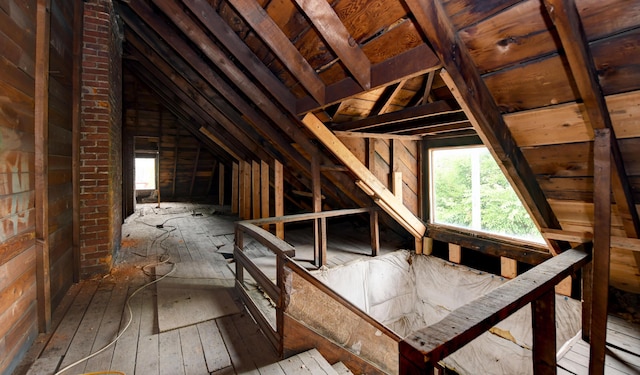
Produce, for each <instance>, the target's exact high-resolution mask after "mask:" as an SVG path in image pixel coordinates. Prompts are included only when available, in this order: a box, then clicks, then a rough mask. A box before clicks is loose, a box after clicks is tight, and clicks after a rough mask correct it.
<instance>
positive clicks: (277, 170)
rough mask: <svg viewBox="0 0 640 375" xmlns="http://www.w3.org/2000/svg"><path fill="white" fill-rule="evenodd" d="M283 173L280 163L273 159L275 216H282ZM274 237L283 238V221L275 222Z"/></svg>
mask: <svg viewBox="0 0 640 375" xmlns="http://www.w3.org/2000/svg"><path fill="white" fill-rule="evenodd" d="M283 175H284V173H283V168H282V163H280V162H279V161H277V160H274V161H273V185H274V188H273V190H274V194H273V200H274V202H273V206H274V209H275V216H276V217H279V216H284V176H283ZM276 237H278V238H279V239H281V240H284V223H282V222H281V223H277V224H276Z"/></svg>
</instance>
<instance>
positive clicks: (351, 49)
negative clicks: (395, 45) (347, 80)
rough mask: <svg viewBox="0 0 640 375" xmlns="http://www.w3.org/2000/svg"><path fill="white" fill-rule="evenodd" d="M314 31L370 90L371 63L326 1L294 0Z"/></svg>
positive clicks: (364, 86) (357, 79)
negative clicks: (316, 31)
mask: <svg viewBox="0 0 640 375" xmlns="http://www.w3.org/2000/svg"><path fill="white" fill-rule="evenodd" d="M295 1H296V3H297V4H298V6H299V7H300V8H301V9H302V11H303V12H304V13H305V14H306V15H307V18H308V19H309V20H311V22H312V23H313V25H314V26H315V27H316V30H318V32H319V33H320V35H322V37H323V39H324V40H325V41H326V42H327V43H328V44H329V46H330V47H331V49H332V50H333V52H335V54H336V55H338V57H339V58H340V60H341V61H342V63H343V64H344V66H345V67H346V68H347V70H349V72H350V73H351V75H352V76H353V77H354V78H355V79H356V81H358V83H359V84H360V86H361V87H362V88H363V89H364V90H365V91H366V90H369V89H370V88H371V62H370V61H369V58H368V57H367V55H365V54H364V52H363V51H362V49H361V48H360V46H359V45H358V44H357V43H356V41H355V40H354V39H353V38H352V37H351V35H350V34H349V31H348V30H347V28H346V27H345V26H344V24H343V23H342V21H341V20H340V18H339V17H338V15H337V14H336V12H334V10H333V8H332V7H331V5H330V4H329V3H328V2H326V1H317V0H295Z"/></svg>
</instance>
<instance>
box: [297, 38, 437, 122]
mask: <svg viewBox="0 0 640 375" xmlns="http://www.w3.org/2000/svg"><path fill="white" fill-rule="evenodd" d="M440 67H441V65H440V60H439V59H438V57H437V56H436V55H435V54H434V53H433V51H432V50H431V48H429V46H427V45H426V44H422V45H419V46H418V47H415V48H412V49H410V50H408V51H405V52H403V53H401V54H398V55H396V56H394V57H391V58H389V59H387V60H385V61H383V62H380V63H377V64H374V65H372V66H371V88H372V89H377V88H380V87H384V86H388V85H390V84H392V83H394V82H398V81H401V80H403V79H409V78H413V77H416V76H419V75H422V74H425V73H428V72H430V71H433V70H437V69H439V68H440ZM363 92H364V90H363V89H362V87H360V85H359V84H358V83H357V82H355V81H354V80H353V79H352V78H351V77H347V78H345V79H343V80H341V81H339V82H336V83H334V84H331V85H329V86H327V88H326V92H325V104H324V105H322V104H318V103H317V102H316V101H315V100H313V98H312V97H310V96H306V97H304V98H300V99H298V100H297V103H296V112H297V113H298V114H301V115H302V114H305V113H307V112H312V111H315V110H317V109H318V108H321V107H323V106H328V105H332V104H336V103H338V102H340V101H343V100H345V99H349V98H352V97H354V96H356V95H359V94H362V93H363Z"/></svg>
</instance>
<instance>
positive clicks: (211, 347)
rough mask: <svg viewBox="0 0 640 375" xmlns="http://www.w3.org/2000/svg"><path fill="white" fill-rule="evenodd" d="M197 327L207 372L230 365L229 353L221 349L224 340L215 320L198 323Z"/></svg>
mask: <svg viewBox="0 0 640 375" xmlns="http://www.w3.org/2000/svg"><path fill="white" fill-rule="evenodd" d="M197 328H198V334H199V335H200V341H201V342H202V348H203V350H204V357H205V360H206V361H207V369H208V370H209V372H214V371H218V370H221V369H224V368H227V367H229V366H231V358H230V357H229V353H228V352H227V351H226V350H221V348H223V347H224V340H223V339H222V335H221V334H220V330H219V329H218V326H217V324H216V322H215V320H209V321H206V322H202V323H198V324H197Z"/></svg>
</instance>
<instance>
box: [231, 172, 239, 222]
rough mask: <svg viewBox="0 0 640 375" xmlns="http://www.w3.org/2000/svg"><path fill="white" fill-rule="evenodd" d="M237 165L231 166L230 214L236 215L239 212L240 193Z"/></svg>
mask: <svg viewBox="0 0 640 375" xmlns="http://www.w3.org/2000/svg"><path fill="white" fill-rule="evenodd" d="M239 169H240V168H239V166H238V163H233V165H232V166H231V213H232V214H236V213H238V211H239V202H238V200H239V199H238V197H239V192H240V183H239V182H240V181H239V177H240V173H239Z"/></svg>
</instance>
